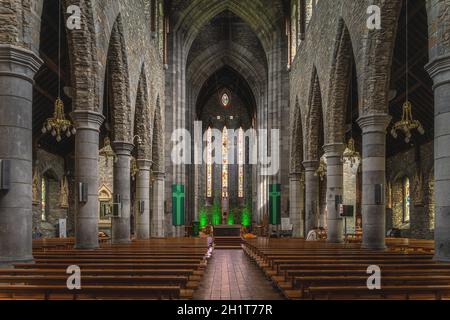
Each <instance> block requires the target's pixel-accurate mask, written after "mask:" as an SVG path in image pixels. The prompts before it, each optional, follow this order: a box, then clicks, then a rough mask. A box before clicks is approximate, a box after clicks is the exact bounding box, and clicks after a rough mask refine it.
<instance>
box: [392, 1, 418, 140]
mask: <svg viewBox="0 0 450 320" xmlns="http://www.w3.org/2000/svg"><path fill="white" fill-rule="evenodd" d="M405 19H406V46H405V48H406V66H405V70H406V85H405V87H406V101H405V103H404V104H403V115H402V120H401V121H398V122H396V123H394V125H393V127H392V130H391V134H392V136H393V137H394V138H395V139H397V137H398V133H397V131H400V132H403V134H404V135H405V142H406V143H409V142H410V141H411V137H412V131H413V130H417V131H418V132H419V133H420V134H421V135H424V134H425V130H424V128H423V126H422V124H421V123H420V121H419V120H414V118H413V116H412V104H411V102H410V101H409V52H408V50H409V47H408V1H406V18H405Z"/></svg>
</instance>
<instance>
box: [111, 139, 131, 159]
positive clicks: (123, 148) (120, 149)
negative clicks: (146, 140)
mask: <svg viewBox="0 0 450 320" xmlns="http://www.w3.org/2000/svg"><path fill="white" fill-rule="evenodd" d="M112 146H113V149H114V152H115V153H116V154H117V155H121V156H131V152H132V151H133V149H134V144H132V143H130V142H126V141H114V142H113V144H112Z"/></svg>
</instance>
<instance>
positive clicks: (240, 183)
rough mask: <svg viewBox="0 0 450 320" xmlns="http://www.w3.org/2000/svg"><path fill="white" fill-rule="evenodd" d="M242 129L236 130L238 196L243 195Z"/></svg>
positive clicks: (243, 157) (241, 196)
mask: <svg viewBox="0 0 450 320" xmlns="http://www.w3.org/2000/svg"><path fill="white" fill-rule="evenodd" d="M244 163H245V156H244V130H242V128H240V129H239V131H238V166H239V168H238V197H239V198H243V197H244Z"/></svg>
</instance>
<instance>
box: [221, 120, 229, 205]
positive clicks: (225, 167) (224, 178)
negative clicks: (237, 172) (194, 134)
mask: <svg viewBox="0 0 450 320" xmlns="http://www.w3.org/2000/svg"><path fill="white" fill-rule="evenodd" d="M222 198H228V129H227V127H225V128H223V131H222Z"/></svg>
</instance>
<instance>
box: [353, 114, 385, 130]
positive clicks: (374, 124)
mask: <svg viewBox="0 0 450 320" xmlns="http://www.w3.org/2000/svg"><path fill="white" fill-rule="evenodd" d="M391 119H392V117H391V116H390V115H388V114H382V113H373V114H367V115H364V116H361V117H360V118H359V119H358V121H357V122H358V125H359V126H360V128H361V129H362V131H363V133H367V132H382V133H384V134H386V129H387V127H388V125H389V123H390V122H391Z"/></svg>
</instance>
